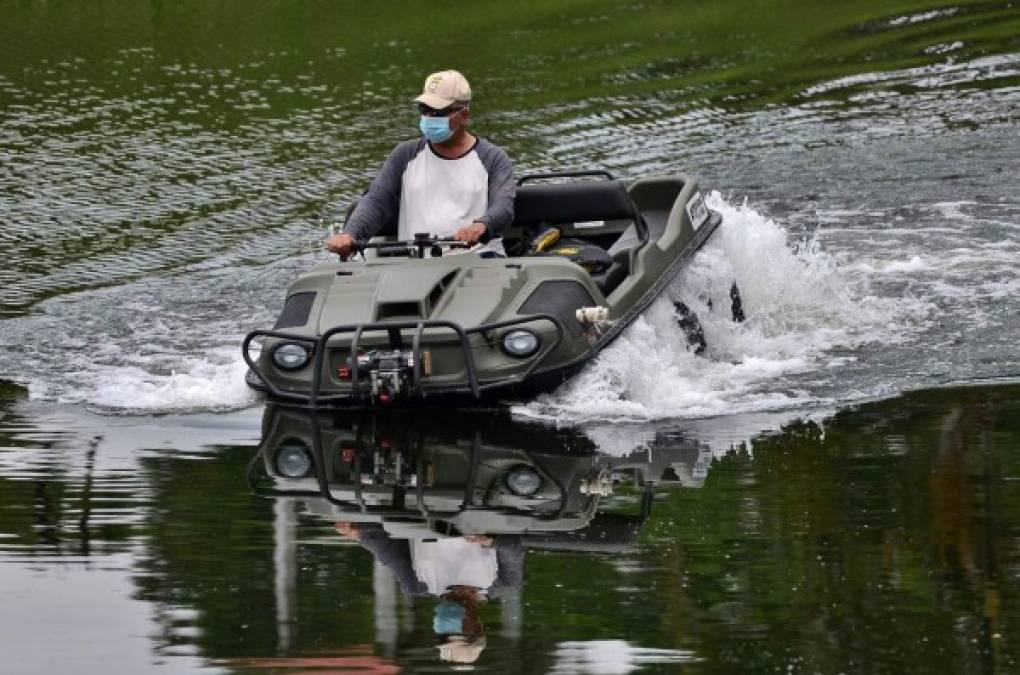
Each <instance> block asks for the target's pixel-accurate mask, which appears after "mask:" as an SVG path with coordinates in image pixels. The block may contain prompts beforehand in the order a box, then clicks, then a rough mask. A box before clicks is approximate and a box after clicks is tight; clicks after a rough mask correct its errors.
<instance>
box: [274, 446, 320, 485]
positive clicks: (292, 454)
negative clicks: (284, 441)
mask: <svg viewBox="0 0 1020 675" xmlns="http://www.w3.org/2000/svg"><path fill="white" fill-rule="evenodd" d="M311 468H312V458H311V456H310V455H309V454H308V450H307V449H305V448H303V447H302V446H300V445H285V446H283V447H282V448H280V449H279V450H277V451H276V470H277V471H279V472H280V475H281V476H286V477H287V478H301V477H302V476H307V475H308V472H309V470H310V469H311Z"/></svg>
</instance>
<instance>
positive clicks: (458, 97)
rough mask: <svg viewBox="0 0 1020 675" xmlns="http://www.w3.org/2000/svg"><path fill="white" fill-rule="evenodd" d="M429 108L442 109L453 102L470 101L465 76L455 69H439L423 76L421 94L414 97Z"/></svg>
mask: <svg viewBox="0 0 1020 675" xmlns="http://www.w3.org/2000/svg"><path fill="white" fill-rule="evenodd" d="M414 100H415V101H417V102H418V103H424V104H425V105H427V106H428V107H430V108H435V109H436V110H442V109H443V108H448V107H449V106H451V105H453V104H454V103H468V102H470V101H471V85H470V84H468V81H467V78H466V77H464V76H463V75H461V74H460V73H458V72H457V71H456V70H441V71H439V72H438V73H432V74H431V75H429V76H428V77H427V78H425V86H424V87H423V88H422V92H421V96H419V97H418V98H416V99H414Z"/></svg>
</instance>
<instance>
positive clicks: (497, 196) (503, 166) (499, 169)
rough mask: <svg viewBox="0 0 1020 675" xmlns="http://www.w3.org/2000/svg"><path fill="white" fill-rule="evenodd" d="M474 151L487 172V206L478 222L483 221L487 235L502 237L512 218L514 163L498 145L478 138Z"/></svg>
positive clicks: (514, 192) (514, 190)
mask: <svg viewBox="0 0 1020 675" xmlns="http://www.w3.org/2000/svg"><path fill="white" fill-rule="evenodd" d="M476 151H477V152H478V159H480V160H481V162H482V166H484V167H485V171H486V172H487V173H488V174H489V208H488V209H486V211H485V215H484V216H482V217H481V218H479V219H478V222H480V223H485V225H486V228H487V230H488V231H487V232H486V235H487V236H488V237H502V236H503V231H504V230H505V229H506V228H507V227H509V226H510V223H512V222H513V220H514V196H515V195H516V194H517V187H516V185H515V184H514V165H513V163H512V162H511V161H510V157H509V156H508V155H507V154H506V152H505V151H504V150H503V148H501V147H499V146H498V145H493V144H492V143H489V142H487V141H482V140H479V143H478V147H477V148H476Z"/></svg>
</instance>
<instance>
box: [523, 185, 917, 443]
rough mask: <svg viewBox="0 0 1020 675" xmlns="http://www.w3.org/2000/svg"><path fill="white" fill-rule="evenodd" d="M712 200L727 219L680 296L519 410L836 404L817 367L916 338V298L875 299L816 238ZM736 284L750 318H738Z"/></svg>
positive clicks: (557, 415) (725, 410)
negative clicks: (696, 344) (685, 320)
mask: <svg viewBox="0 0 1020 675" xmlns="http://www.w3.org/2000/svg"><path fill="white" fill-rule="evenodd" d="M708 201H709V204H710V206H711V207H712V208H713V209H715V210H716V211H719V212H720V213H721V214H722V216H723V225H722V227H721V228H720V229H719V230H718V231H717V232H716V233H715V235H714V236H713V237H712V239H711V240H710V243H709V244H708V245H707V246H706V247H705V248H704V249H702V250H701V251H700V252H699V253H698V255H697V256H696V257H695V259H694V260H693V261H692V264H691V265H690V266H689V267H688V268H687V269H686V270H685V271H684V272H683V273H682V274H681V275H680V276H679V277H678V278H677V279H676V281H675V283H674V284H673V285H672V287H671V289H670V291H669V292H668V294H664V296H663V297H660V298H659V299H658V300H656V301H655V302H654V303H653V304H652V306H651V307H650V308H649V309H648V310H647V311H646V312H645V313H644V315H642V316H641V317H639V318H638V319H637V320H635V322H634V323H633V325H631V326H630V327H629V328H628V329H627V330H626V331H625V332H624V334H623V335H622V336H620V337H619V338H618V339H617V340H616V342H614V343H613V344H612V345H611V346H610V347H609V348H607V349H606V350H605V351H604V352H603V353H602V354H600V355H599V356H598V357H597V358H596V360H595V361H594V362H593V363H592V364H591V365H590V366H589V367H587V368H586V369H585V370H584V371H582V372H581V373H580V374H579V375H578V376H577V377H575V378H574V379H573V380H571V381H570V382H568V383H567V384H566V385H565V386H564V387H562V388H561V389H559V390H558V391H556V392H554V393H553V394H552V395H548V396H545V397H542V398H540V399H539V400H537V401H535V402H534V403H532V404H530V405H527V406H523V407H519V408H515V410H514V412H515V414H518V415H521V416H525V417H532V418H538V419H544V420H550V421H552V420H555V421H557V422H561V423H578V422H584V421H590V420H593V419H617V420H621V419H625V420H648V419H662V418H704V417H711V416H715V415H723V414H731V413H737V412H756V411H777V410H788V409H791V408H801V409H803V408H807V407H815V406H826V405H831V404H832V402H833V401H832V400H831V399H829V398H826V397H819V396H818V395H817V394H813V393H812V391H811V389H812V387H811V382H810V380H811V376H812V375H813V374H814V373H817V372H821V371H825V370H827V369H835V368H839V367H841V366H844V365H846V364H848V363H852V362H853V361H854V360H855V356H854V355H853V352H852V350H854V349H855V348H858V347H860V346H861V345H863V344H866V343H868V342H873V341H878V340H882V341H884V342H887V343H888V342H898V341H901V340H902V339H904V336H905V333H906V332H907V331H908V330H909V326H907V325H906V324H904V323H901V318H902V315H905V314H909V313H911V312H913V313H914V314H913V316H914V317H916V311H917V308H916V306H915V304H914V303H912V302H910V301H909V300H902V301H901V300H899V299H893V298H879V297H875V296H873V295H871V294H870V293H869V288H868V284H867V279H866V277H856V278H854V277H851V276H849V275H848V274H847V273H844V272H843V271H841V270H840V269H839V268H838V267H837V265H836V261H835V258H834V257H832V256H831V255H829V254H827V253H826V252H825V251H823V250H822V249H821V247H820V246H819V245H818V243H817V242H816V241H814V240H809V241H803V242H799V243H796V244H794V243H791V242H790V241H789V234H788V232H787V231H786V230H785V229H783V228H782V227H781V226H779V225H778V224H776V223H775V222H773V221H772V220H769V219H767V218H765V217H763V216H762V215H761V214H759V213H757V212H756V211H754V210H753V209H751V208H748V207H747V206H733V205H731V204H729V203H728V202H726V201H725V200H724V199H723V198H722V197H721V196H720V195H719V194H718V193H713V194H712V195H711V196H710V198H709V200H708ZM734 281H735V282H736V283H737V285H738V287H739V288H740V293H741V296H742V299H743V307H744V311H745V314H746V321H745V322H743V323H735V322H734V321H732V318H731V309H730V297H729V292H730V287H731V285H732V284H733V282H734ZM666 295H668V296H669V297H666ZM675 300H678V301H682V302H684V303H685V304H686V305H687V306H688V307H690V308H691V310H693V311H694V312H695V313H696V314H697V316H698V318H699V320H700V322H701V325H702V327H703V329H704V332H705V338H706V341H707V343H708V349H707V350H706V353H705V354H704V355H703V356H698V355H695V354H694V352H693V351H692V349H691V348H690V347H689V346H688V344H687V340H686V337H685V335H684V334H683V332H682V331H681V330H679V329H678V327H677V317H676V314H675V311H674V307H673V301H675ZM908 307H909V311H908ZM835 349H839V350H840V353H839V354H838V355H836V354H832V353H831V352H832V351H833V350H835ZM797 376H800V377H799V378H798V377H797ZM860 395H861V394H860V392H847V393H846V399H847V400H849V399H852V398H855V397H859V396H860Z"/></svg>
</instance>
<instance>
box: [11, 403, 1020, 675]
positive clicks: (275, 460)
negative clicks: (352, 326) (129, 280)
mask: <svg viewBox="0 0 1020 675" xmlns="http://www.w3.org/2000/svg"><path fill="white" fill-rule="evenodd" d="M12 394H14V395H15V397H16V396H17V393H16V392H13V391H11V390H8V391H7V393H6V395H5V402H4V404H3V414H4V431H3V433H2V437H0V445H2V449H0V533H3V538H2V539H0V597H2V598H3V607H4V610H3V613H2V617H3V619H2V623H3V632H2V635H3V643H4V656H3V658H4V663H5V669H7V668H10V670H9V672H52V670H53V669H60V668H62V667H64V666H65V665H66V664H67V663H70V662H73V663H75V670H77V671H79V672H139V671H143V670H149V669H160V668H162V669H166V670H170V671H181V670H188V669H192V668H210V669H213V670H216V671H221V672H261V671H263V670H267V669H269V670H274V672H277V671H287V672H289V671H290V669H294V671H300V672H319V671H318V670H316V669H317V668H325V670H324V671H323V672H363V671H361V670H359V668H364V669H365V670H366V671H368V672H400V671H402V670H408V671H417V670H425V671H428V670H435V669H436V668H438V667H440V666H441V662H440V661H439V659H438V656H437V650H436V647H435V645H436V642H437V638H436V636H435V634H434V633H433V630H432V618H433V611H434V608H435V606H436V605H437V603H438V601H437V600H436V599H435V598H434V597H430V596H428V595H427V594H426V595H423V596H419V597H412V596H408V595H405V594H403V593H402V592H401V590H400V589H399V588H398V584H397V581H396V580H395V576H394V573H393V572H392V571H391V568H389V567H387V566H386V565H384V564H382V563H381V562H374V558H373V555H372V554H371V553H370V552H369V551H367V550H364V549H363V548H362V547H361V546H359V545H358V544H357V543H354V542H352V541H349V540H342V539H341V538H340V537H338V536H337V534H336V532H335V531H334V524H335V523H336V522H340V521H344V522H351V521H353V522H355V523H361V527H362V528H366V529H367V528H371V527H379V526H378V525H368V524H366V523H373V522H379V521H381V520H384V521H385V522H386V523H387V525H386V527H387V529H388V530H389V531H390V532H391V534H392V535H393V537H395V539H394V541H399V537H408V536H411V537H414V536H418V537H421V536H431V537H435V536H440V535H438V534H436V531H437V530H438V531H439V532H447V533H448V531H447V530H444V527H445V525H444V523H446V524H448V523H451V522H455V523H456V525H457V527H458V528H459V529H460V531H461V532H463V533H467V534H470V533H473V532H477V531H480V530H481V531H485V530H488V531H501V532H504V533H514V534H513V535H511V536H513V537H515V539H516V541H517V542H519V544H520V545H521V546H523V550H524V553H523V561H522V562H521V563H520V568H519V569H518V572H519V577H520V578H519V579H518V582H517V583H516V585H511V587H510V588H509V589H508V590H507V591H506V592H503V593H501V594H500V595H499V596H498V597H494V598H493V599H492V600H491V601H490V602H488V603H486V604H485V605H484V606H483V607H482V609H481V618H482V621H483V623H484V631H485V639H486V647H485V650H484V652H483V653H482V655H481V657H480V658H479V659H478V661H477V662H476V664H475V665H476V667H477V668H480V669H484V670H486V671H492V672H514V673H533V672H598V673H627V672H633V671H636V670H648V671H652V672H674V671H676V670H680V669H683V670H685V671H688V672H734V671H759V672H766V671H767V672H773V671H788V670H789V671H794V672H904V671H910V672H1011V671H1014V670H1015V668H1016V666H1017V659H1018V657H1020V654H1018V651H1020V639H1018V634H1020V633H1018V629H1017V626H1018V625H1020V624H1018V622H1020V613H1018V607H1020V604H1018V600H1020V597H1018V596H1020V581H1018V577H1017V569H1018V565H1020V492H1018V489H1017V487H1016V486H1017V485H1020V389H1018V388H1017V387H997V388H982V387H974V388H963V389H945V390H940V391H932V392H925V393H918V394H913V395H909V396H906V397H903V398H897V399H891V400H888V401H883V402H878V403H871V404H866V405H862V406H860V407H857V408H854V409H849V410H846V411H843V412H841V413H839V414H837V415H836V416H835V417H833V418H831V419H828V420H827V421H825V422H824V424H821V425H819V424H817V423H814V422H795V423H792V424H789V425H787V426H785V427H784V428H783V429H782V430H779V431H776V432H774V433H768V434H761V435H758V436H756V437H754V438H753V439H752V440H751V442H750V443H749V444H747V445H743V446H739V447H734V448H732V449H729V450H725V451H712V450H711V449H710V448H708V447H707V446H706V445H705V444H704V443H701V442H699V441H698V440H697V439H696V438H694V437H692V436H691V435H690V434H689V433H688V432H687V431H685V430H684V428H683V425H659V426H658V427H648V426H632V427H629V428H627V429H625V430H623V432H624V433H623V434H622V435H621V436H620V437H622V436H626V437H627V438H629V439H630V441H629V444H628V443H627V442H621V441H619V437H618V438H617V442H616V443H615V444H614V443H608V442H606V439H605V437H603V436H600V435H599V433H598V432H597V431H596V432H594V433H592V434H590V435H586V434H585V433H581V432H571V431H557V430H555V429H549V428H544V427H531V426H526V425H521V424H520V423H517V422H513V421H511V420H509V419H507V418H506V417H505V416H504V415H500V414H496V413H489V414H486V415H481V416H479V415H467V414H461V415H459V416H446V417H444V416H436V415H432V416H430V418H429V419H423V418H420V417H415V416H407V415H403V416H401V415H395V416H392V417H362V418H352V417H344V416H342V415H335V414H326V415H320V416H309V415H308V414H307V413H304V412H302V411H295V410H284V409H275V408H267V409H266V411H265V414H264V416H263V417H262V423H263V429H264V436H263V437H262V442H261V444H260V435H259V418H260V414H261V413H262V411H254V412H248V413H244V414H234V415H231V416H227V417H218V418H217V417H214V418H210V417H192V418H184V419H172V418H161V419H153V420H150V421H148V422H146V423H144V424H139V423H137V422H135V423H133V424H130V425H124V424H119V423H117V422H116V421H115V422H114V423H113V424H111V423H109V421H107V420H104V419H102V418H98V417H96V416H90V415H82V414H80V413H75V412H73V411H66V410H65V411H56V410H48V411H45V412H39V411H33V410H32V409H31V407H30V406H28V407H26V406H25V404H24V403H21V404H19V403H16V402H15V401H12V400H11V398H10V397H11V395H12ZM455 422H456V423H455ZM618 431H619V430H618ZM315 439H318V440H315ZM288 447H289V448H294V447H299V448H300V447H303V448H306V449H308V450H313V449H314V451H315V452H321V453H322V454H321V455H315V457H316V459H317V460H318V461H321V462H324V464H323V466H326V467H327V473H328V477H329V483H328V485H329V491H328V492H327V493H323V492H320V490H319V486H318V485H317V482H316V478H315V470H314V469H308V466H309V465H308V464H304V465H301V463H300V462H298V463H296V464H295V463H294V462H291V464H290V465H289V466H290V467H291V469H290V473H291V474H294V475H297V477H296V478H284V477H283V476H282V475H281V474H280V473H279V471H280V469H279V467H280V466H284V467H286V466H288V465H287V464H286V462H282V463H281V460H280V457H281V454H282V452H283V449H284V448H288ZM522 450H523V451H526V452H523V453H522ZM345 452H346V453H347V454H346V456H345ZM352 452H355V453H359V455H358V459H357V461H358V462H360V464H359V466H358V469H359V472H360V473H358V475H362V474H363V475H364V477H365V478H364V479H363V481H362V482H363V485H362V486H361V489H362V491H363V492H362V495H361V498H362V499H363V500H364V501H365V503H366V504H367V507H366V510H365V511H364V512H363V511H362V510H361V509H360V507H359V506H358V502H357V500H356V498H355V488H354V483H355V482H356V481H351V480H349V478H347V477H345V476H349V475H351V467H352V466H354V464H353V462H354V461H355V460H354V459H353V458H352V454H351V453H352ZM472 453H477V457H478V462H477V464H478V468H477V469H475V472H476V477H477V480H476V482H477V490H476V491H474V493H473V496H472V501H473V503H474V505H473V507H472V508H470V509H468V510H467V511H463V510H462V505H463V503H464V502H465V501H466V499H465V486H466V485H468V484H469V478H468V477H469V474H470V471H469V468H470V465H471V457H472ZM398 457H400V458H402V460H403V462H404V475H405V479H406V475H407V474H410V475H416V476H418V477H420V478H421V479H422V481H423V482H422V485H423V490H424V494H425V496H424V497H423V501H421V502H420V501H419V498H418V496H417V489H416V487H415V486H414V485H413V484H410V485H411V487H407V488H406V490H404V496H403V498H402V499H403V506H401V505H400V503H398V502H397V501H396V494H397V491H396V490H394V489H393V486H397V485H401V484H402V485H405V486H407V485H409V484H408V483H407V481H406V480H403V482H402V479H401V477H400V476H401V475H402V474H401V473H400V469H395V467H396V466H397V462H398V461H400V460H398V459H397V458H398ZM532 463H533V465H534V466H541V467H542V470H543V471H544V472H547V473H545V474H543V475H545V476H549V477H550V481H549V482H548V483H547V485H545V486H543V488H542V490H541V491H540V492H539V493H538V496H537V497H536V498H534V499H532V500H530V501H528V500H524V501H525V502H526V508H524V509H523V510H521V509H518V511H515V512H511V511H508V509H512V507H513V506H514V504H516V506H517V507H521V506H522V504H521V503H519V500H518V502H513V500H512V499H511V497H512V495H510V496H508V493H507V491H506V489H505V487H501V486H502V485H503V484H502V483H501V482H500V479H499V475H501V472H502V471H505V470H506V469H507V468H508V467H519V466H520V465H522V464H529V465H530V464H532ZM295 467H297V469H296V470H295ZM429 467H431V468H429ZM305 469H307V471H305ZM592 476H602V477H603V478H604V479H606V480H605V483H604V484H603V485H612V486H613V487H612V490H611V492H612V494H609V495H606V496H602V497H598V496H593V495H594V491H593V490H588V491H587V492H586V491H585V490H584V489H583V488H581V481H582V480H585V479H586V478H588V477H592ZM635 476H638V477H640V481H639V482H641V483H644V485H645V486H644V487H640V486H638V485H637V484H636V482H637V481H635V480H634V478H635ZM554 481H560V482H561V483H562V485H563V487H564V489H565V490H566V492H567V493H568V503H567V504H566V505H565V506H564V507H563V508H562V509H561V507H560V502H559V498H558V495H557V493H556V490H555V489H552V492H549V490H548V489H547V488H550V489H551V486H552V485H553V482H554ZM249 483H250V484H249ZM253 490H254V491H253ZM255 492H258V493H259V494H258V495H256V494H255ZM645 492H647V494H649V495H650V497H651V498H652V499H653V501H652V502H651V505H650V514H646V515H647V518H643V517H642V515H641V514H642V508H641V501H642V494H644V493H645ZM326 494H328V495H329V496H330V497H331V498H332V499H333V500H334V503H333V504H330V503H329V502H328V501H327V499H326V497H325V496H324V495H326ZM592 501H594V502H595V504H594V507H593V506H592V504H591V502H592ZM421 503H425V504H427V508H428V510H429V519H428V520H427V521H426V520H425V519H424V518H423V517H421V516H420V515H418V516H415V515H414V514H416V513H417V514H420V510H419V506H420V504H421ZM592 507H593V508H595V509H596V510H597V511H598V515H595V516H594V517H591V515H590V514H589V515H588V516H584V515H578V514H584V513H587V512H586V509H589V508H592ZM401 513H405V514H406V513H411V514H412V515H410V516H408V515H403V516H401V515H400V514H401ZM508 513H509V514H511V515H508ZM513 513H516V514H517V515H516V516H515V515H513ZM522 514H523V515H522ZM582 523H583V524H585V525H586V529H582V530H581V531H580V534H578V533H577V532H571V530H572V529H575V528H577V527H578V526H579V524H582ZM330 669H332V670H330Z"/></svg>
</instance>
